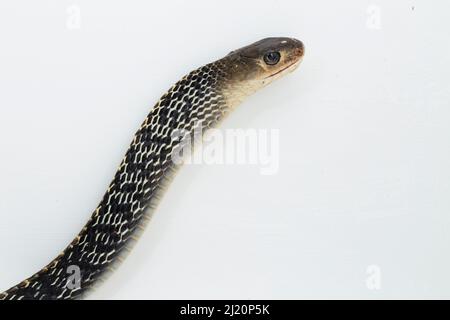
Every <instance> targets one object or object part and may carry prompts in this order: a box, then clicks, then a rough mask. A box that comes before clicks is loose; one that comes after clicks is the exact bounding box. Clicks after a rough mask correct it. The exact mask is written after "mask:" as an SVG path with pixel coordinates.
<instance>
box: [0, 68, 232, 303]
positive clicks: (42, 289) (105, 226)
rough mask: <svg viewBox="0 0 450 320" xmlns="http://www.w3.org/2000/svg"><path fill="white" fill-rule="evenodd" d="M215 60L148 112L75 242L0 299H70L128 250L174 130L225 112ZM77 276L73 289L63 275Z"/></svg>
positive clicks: (166, 164) (221, 71)
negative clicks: (78, 274)
mask: <svg viewBox="0 0 450 320" xmlns="http://www.w3.org/2000/svg"><path fill="white" fill-rule="evenodd" d="M225 78H226V73H225V67H224V66H223V65H222V64H221V62H220V60H219V61H218V62H216V63H212V64H209V65H206V66H204V67H201V68H199V69H197V70H195V71H193V72H191V73H190V74H188V75H187V76H185V77H184V78H183V79H182V80H180V81H179V82H177V83H176V84H175V85H174V86H173V87H172V88H171V89H170V90H169V91H168V92H167V93H166V94H164V95H163V97H162V98H161V99H160V100H159V101H158V103H157V104H156V106H155V107H154V108H153V109H152V111H151V112H150V114H149V116H148V117H147V118H146V119H145V121H144V123H143V124H142V127H141V128H140V129H139V130H138V132H137V133H136V135H135V137H134V140H133V142H132V143H131V146H130V148H129V150H128V151H127V153H126V155H125V157H124V159H123V161H122V163H121V164H120V167H119V169H118V171H117V173H116V175H115V177H114V179H113V181H112V183H111V185H110V186H109V188H108V190H107V192H106V194H105V195H104V197H103V200H102V201H101V203H100V204H99V206H98V207H97V209H96V210H95V211H94V213H93V215H92V217H91V219H90V220H89V222H88V223H87V224H86V226H85V227H84V228H83V230H82V231H81V232H80V234H79V235H78V236H77V237H76V238H75V240H74V241H73V242H72V243H71V244H70V245H69V246H68V247H67V248H66V249H65V250H64V252H63V253H62V254H61V255H59V256H58V257H57V258H56V259H55V260H53V261H52V262H51V263H50V264H49V265H48V266H46V267H45V268H43V269H42V270H41V271H40V272H38V273H36V274H35V275H34V276H32V277H30V278H29V279H27V280H25V281H23V282H22V283H20V284H19V285H17V286H15V287H13V288H11V289H9V290H8V291H6V292H4V293H0V299H11V300H12V299H14V300H15V299H74V298H79V297H81V295H82V294H83V293H85V291H86V290H87V289H89V288H91V287H92V285H93V284H94V282H95V281H96V280H99V279H101V278H102V277H101V276H102V275H104V274H105V272H107V271H108V270H110V269H111V268H112V267H113V266H114V264H115V263H116V262H117V261H120V260H121V259H120V256H121V254H123V253H124V252H126V251H128V250H127V249H128V248H130V246H131V244H132V243H133V241H134V240H136V237H137V236H138V235H139V233H140V231H142V230H143V226H144V225H145V222H146V221H148V219H149V213H150V211H151V210H150V209H151V208H152V206H153V205H154V204H155V201H156V200H157V198H158V194H159V193H160V191H161V189H162V188H163V186H164V181H165V180H166V179H167V178H168V177H169V175H170V173H171V172H172V171H173V169H174V164H173V162H172V159H171V154H172V151H173V150H174V148H175V147H177V145H179V144H180V143H181V142H180V141H176V140H173V139H172V138H171V135H172V133H173V132H174V130H177V129H183V130H186V132H188V133H192V132H193V131H194V128H195V127H196V126H197V125H198V124H199V123H201V126H202V128H204V129H208V128H210V127H212V126H213V125H214V124H215V123H216V122H218V121H219V120H220V119H221V118H222V117H223V116H224V115H225V114H226V112H227V111H228V109H229V106H228V105H227V102H226V99H225V97H224V96H223V94H222V89H221V87H222V86H223V84H224V81H225ZM74 267H75V270H79V271H80V279H79V282H78V285H75V286H74V285H73V279H71V275H72V274H71V273H69V272H68V270H73V269H74Z"/></svg>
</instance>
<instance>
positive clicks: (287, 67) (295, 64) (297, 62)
mask: <svg viewBox="0 0 450 320" xmlns="http://www.w3.org/2000/svg"><path fill="white" fill-rule="evenodd" d="M300 62H302V59H299V60H297V61H295V62H293V63H291V64H289V65H288V66H286V67H284V68H283V69H281V70H278V71H277V72H275V73H274V74H271V75H270V76H267V77H265V78H264V79H270V78H272V77H274V76H276V75H277V74H280V73H282V72H284V71H286V70H290V71H294V70H295V69H297V67H298V66H299V65H300Z"/></svg>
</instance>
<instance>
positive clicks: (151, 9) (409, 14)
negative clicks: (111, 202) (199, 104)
mask: <svg viewBox="0 0 450 320" xmlns="http://www.w3.org/2000/svg"><path fill="white" fill-rule="evenodd" d="M73 4H75V5H77V6H78V7H79V8H80V12H81V24H80V29H71V25H70V23H71V22H70V21H69V28H68V27H67V26H66V24H67V22H68V21H67V19H68V13H67V12H66V10H67V8H68V7H69V6H70V5H73ZM371 4H373V5H376V6H378V7H375V8H379V9H380V10H381V11H380V13H381V15H380V18H381V20H380V22H381V25H380V26H379V27H380V28H379V29H376V27H377V25H375V29H374V28H371V26H372V27H373V26H374V25H373V24H370V23H373V21H372V20H371V17H370V16H369V15H371V14H373V13H374V11H373V7H369V5H371ZM412 7H414V9H413V8H412ZM368 10H369V11H368ZM449 10H450V4H449V3H448V1H443V0H442V1H374V2H367V1H357V0H354V1H317V0H315V1H297V0H295V1H221V2H216V1H206V0H205V1H158V2H154V1H110V0H109V1H106V0H105V1H87V0H86V1H81V0H80V1H71V2H69V1H56V0H55V1H8V2H6V1H3V2H1V4H0V30H1V31H0V34H1V50H0V70H1V72H0V88H1V91H0V106H1V107H0V152H1V157H0V170H1V180H0V195H1V196H0V221H1V222H0V289H7V288H8V287H10V286H12V285H14V284H16V283H17V282H19V281H20V280H22V279H24V278H25V277H27V276H29V275H30V274H32V273H34V272H35V271H37V270H38V269H40V268H41V267H42V266H44V265H45V264H46V263H47V262H49V261H50V260H51V259H53V258H54V257H55V256H56V255H57V254H58V253H59V252H60V251H61V250H62V249H63V248H64V247H65V246H66V245H67V244H68V243H69V241H71V240H72V238H73V237H74V236H75V235H76V234H77V233H78V231H79V230H80V229H81V227H82V226H83V225H84V223H85V222H86V221H87V219H88V217H89V216H90V214H91V212H92V211H93V209H94V208H95V207H96V205H97V203H98V201H99V200H100V198H101V196H102V195H103V192H104V190H106V187H107V185H108V183H109V182H110V179H111V178H112V176H113V174H114V172H115V170H116V168H117V165H118V164H119V162H120V160H121V158H122V155H123V154H124V152H125V151H126V148H127V147H128V144H129V142H130V140H131V137H132V135H133V134H134V132H135V130H136V129H137V128H138V127H139V125H140V123H141V121H142V120H143V119H144V118H145V116H146V115H147V113H148V111H149V109H150V107H151V106H152V105H153V104H154V102H155V101H157V100H158V99H159V97H160V96H161V94H162V93H164V92H165V91H166V90H167V89H168V88H169V87H170V85H171V84H172V83H174V82H175V81H176V80H178V79H179V78H180V77H181V76H182V75H183V74H185V73H187V72H188V71H190V70H192V69H194V68H196V67H198V66H200V65H202V64H204V63H207V62H210V61H212V60H214V59H217V58H220V57H222V56H223V55H225V54H227V53H228V52H229V51H231V50H232V49H235V48H238V47H240V46H243V45H246V44H249V43H251V42H253V41H256V40H259V39H260V38H264V37H267V36H293V37H297V38H299V39H301V40H303V41H304V43H305V45H306V49H307V51H306V56H305V59H304V62H303V64H302V66H301V67H300V68H299V70H297V71H296V72H295V73H294V74H292V75H290V76H288V77H286V78H284V79H282V80H280V81H278V82H276V83H274V84H272V85H271V86H270V87H267V88H265V89H264V90H262V91H260V92H258V93H257V94H256V95H255V96H253V97H251V98H250V99H248V100H247V101H246V102H245V103H244V104H243V105H242V106H241V107H240V108H239V110H237V111H236V112H235V113H234V114H233V115H232V116H231V117H230V118H229V119H227V121H226V122H225V124H224V126H223V128H257V129H258V128H263V129H271V128H275V129H279V130H280V139H281V144H280V148H281V149H280V152H281V153H280V156H281V157H280V171H279V173H278V174H277V175H273V176H263V175H260V174H259V170H258V169H257V168H256V167H254V166H206V165H204V166H188V167H184V168H183V169H182V170H181V172H180V173H179V175H178V176H177V178H176V179H175V181H174V183H173V185H172V186H171V187H170V188H169V191H168V193H167V194H166V196H165V198H164V200H163V202H162V203H161V205H160V207H159V210H158V212H157V213H156V215H155V216H154V218H153V220H152V222H151V223H150V225H149V227H148V229H147V230H146V232H145V234H144V236H143V237H142V238H141V240H140V242H139V243H138V245H137V246H136V247H135V250H134V251H133V252H132V254H131V255H130V256H129V257H128V259H127V260H126V261H125V263H124V264H123V265H122V266H121V267H120V269H119V270H118V271H117V272H116V273H115V274H114V275H113V276H112V277H111V278H110V279H109V280H108V281H107V282H106V283H105V285H104V286H103V287H102V288H100V289H99V290H98V291H96V292H95V293H94V294H93V295H92V298H100V299H107V298H114V299H120V298H149V299H160V298H163V299H172V298H177V299H178V298H186V299H190V298H212V299H214V298H223V299H228V298H236V299H239V298H243V299H247V298H265V299H271V298H277V299H278V298H288V299H291V298H369V299H371V298H450V275H449V272H448V270H450V259H449V257H450V235H449V227H450V166H449V162H450V149H449V138H450V126H449V123H450V108H449V101H450V85H449V79H450V47H449V41H448V39H449V33H448V32H449V30H450V20H449V19H448V12H449ZM375 11H376V10H375ZM70 12H73V11H70V10H69V13H70ZM375 14H376V12H375ZM372 18H373V17H372ZM375 20H376V19H375ZM371 21H372V22H371ZM368 23H369V24H368ZM372 265H374V266H375V269H371V268H370V266H372ZM368 268H369V274H368V273H367V270H368ZM372 270H376V271H380V272H381V273H380V275H381V287H380V288H379V290H371V289H370V286H369V287H368V286H367V284H366V282H367V280H368V279H369V280H370V279H373V278H371V277H373V276H374V274H372V273H371V272H372Z"/></svg>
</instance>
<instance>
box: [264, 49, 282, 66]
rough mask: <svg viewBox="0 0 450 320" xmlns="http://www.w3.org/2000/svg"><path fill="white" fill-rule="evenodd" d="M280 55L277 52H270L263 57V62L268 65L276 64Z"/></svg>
mask: <svg viewBox="0 0 450 320" xmlns="http://www.w3.org/2000/svg"><path fill="white" fill-rule="evenodd" d="M280 58H281V55H280V53H279V52H277V51H271V52H268V53H266V54H265V55H264V62H265V63H266V64H268V65H274V64H277V63H278V62H279V61H280Z"/></svg>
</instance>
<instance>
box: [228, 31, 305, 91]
mask: <svg viewBox="0 0 450 320" xmlns="http://www.w3.org/2000/svg"><path fill="white" fill-rule="evenodd" d="M304 52H305V49H304V45H303V43H302V42H301V41H300V40H297V39H294V38H283V37H280V38H266V39H263V40H260V41H258V42H255V43H253V44H251V45H248V46H245V47H243V48H240V49H238V50H235V51H232V52H230V53H229V54H228V55H227V56H226V57H225V58H223V59H222V61H223V62H224V63H225V65H226V67H227V70H229V75H230V77H229V78H230V83H231V84H232V85H233V86H235V85H236V86H239V87H241V88H244V90H245V91H249V93H252V92H254V91H256V90H257V89H259V88H260V87H262V86H265V85H267V84H268V83H270V82H272V81H273V80H275V79H277V78H280V77H281V76H283V75H285V74H287V73H289V72H292V71H293V70H295V69H296V68H297V67H298V65H299V64H300V62H301V61H302V58H303V55H304Z"/></svg>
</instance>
